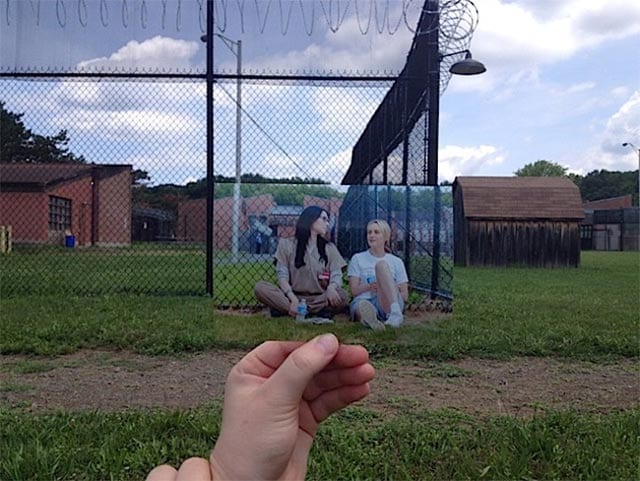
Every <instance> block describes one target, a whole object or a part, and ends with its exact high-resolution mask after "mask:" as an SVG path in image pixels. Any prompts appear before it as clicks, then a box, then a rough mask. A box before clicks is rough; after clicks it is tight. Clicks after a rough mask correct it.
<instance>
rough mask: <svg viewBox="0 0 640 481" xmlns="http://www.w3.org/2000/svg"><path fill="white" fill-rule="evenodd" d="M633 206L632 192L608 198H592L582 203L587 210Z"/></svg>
mask: <svg viewBox="0 0 640 481" xmlns="http://www.w3.org/2000/svg"><path fill="white" fill-rule="evenodd" d="M632 206H633V201H632V199H631V194H627V195H622V196H620V197H609V198H608V199H600V200H592V201H591V202H585V203H584V204H582V208H583V209H585V210H601V209H625V208H628V207H632Z"/></svg>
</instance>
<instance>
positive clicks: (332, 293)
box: [327, 284, 342, 306]
mask: <svg viewBox="0 0 640 481" xmlns="http://www.w3.org/2000/svg"><path fill="white" fill-rule="evenodd" d="M327 302H328V303H329V305H330V306H336V305H338V304H340V303H341V302H342V299H341V298H340V294H338V289H337V287H336V286H335V284H329V286H328V287H327Z"/></svg>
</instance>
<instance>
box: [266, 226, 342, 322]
mask: <svg viewBox="0 0 640 481" xmlns="http://www.w3.org/2000/svg"><path fill="white" fill-rule="evenodd" d="M297 243H298V241H297V239H296V238H295V237H294V238H290V239H280V241H279V242H278V248H277V249H276V253H275V260H276V264H280V265H283V266H286V267H287V269H289V284H290V285H291V289H292V290H293V292H294V294H295V295H296V297H297V298H298V300H302V299H305V300H306V301H307V310H308V312H309V314H317V313H319V312H320V311H321V310H323V309H325V308H329V309H331V311H332V313H333V314H336V313H338V312H340V311H342V310H344V308H345V307H346V306H347V305H348V294H347V292H346V291H345V290H344V289H343V288H342V286H338V288H337V292H338V294H339V295H340V301H341V302H340V303H339V305H335V306H330V305H329V302H328V301H327V293H326V290H325V289H323V288H322V286H321V285H320V279H319V274H320V273H321V272H323V271H324V270H325V269H326V270H328V271H331V272H333V271H340V270H342V269H344V267H345V266H346V265H347V263H346V262H345V260H344V259H343V258H342V256H341V255H340V252H339V251H338V248H337V247H336V246H335V244H333V243H328V244H327V245H326V248H325V250H326V254H327V259H328V263H327V265H326V266H325V264H324V262H323V261H322V260H320V253H319V252H318V246H317V245H316V244H315V243H314V244H313V245H308V246H307V250H306V252H305V254H304V265H303V266H302V267H300V268H297V267H296V266H295V261H296V245H297ZM254 292H255V295H256V298H257V299H258V300H259V301H260V302H262V303H263V304H266V305H267V306H269V307H270V308H272V309H275V310H276V311H279V312H281V313H283V314H286V313H288V311H289V305H290V304H291V303H290V301H289V299H288V298H287V296H285V293H284V292H282V289H280V286H277V285H274V284H272V283H270V282H266V281H259V282H258V283H256V285H255V288H254Z"/></svg>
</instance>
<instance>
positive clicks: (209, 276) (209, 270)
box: [205, 0, 214, 296]
mask: <svg viewBox="0 0 640 481" xmlns="http://www.w3.org/2000/svg"><path fill="white" fill-rule="evenodd" d="M206 36H207V220H206V229H207V232H206V240H207V250H206V260H205V262H206V264H207V265H206V268H205V277H206V285H207V294H209V295H210V296H212V295H213V82H214V78H213V0H207V34H206Z"/></svg>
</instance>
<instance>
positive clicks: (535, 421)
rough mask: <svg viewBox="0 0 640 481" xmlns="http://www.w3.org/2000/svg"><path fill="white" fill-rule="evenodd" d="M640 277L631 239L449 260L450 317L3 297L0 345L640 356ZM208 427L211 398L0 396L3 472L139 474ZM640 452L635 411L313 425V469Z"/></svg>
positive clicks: (387, 470)
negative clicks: (325, 318) (51, 404)
mask: <svg viewBox="0 0 640 481" xmlns="http://www.w3.org/2000/svg"><path fill="white" fill-rule="evenodd" d="M639 275H640V256H639V255H638V253H628V252H624V253H622V252H610V253H602V252H586V253H583V262H582V266H581V267H580V268H578V269H556V270H545V269H488V268H487V269H471V268H466V269H456V270H455V293H456V299H455V304H454V315H453V317H452V318H450V319H446V320H444V321H440V322H424V323H422V324H420V325H417V326H409V327H406V328H403V329H401V330H399V331H385V332H382V333H377V332H371V331H365V330H363V329H361V328H360V327H359V326H356V325H352V324H348V323H339V324H336V325H334V326H330V328H327V327H326V326H297V325H294V324H293V323H292V322H290V321H288V320H282V319H265V318H264V317H263V316H262V315H260V314H237V313H231V312H220V311H214V310H213V308H212V307H213V301H212V300H211V299H207V298H204V297H199V296H193V297H151V296H137V295H120V294H119V295H113V296H101V297H73V296H66V297H61V296H54V295H29V296H20V297H9V298H3V299H2V304H1V310H0V332H2V336H0V353H2V354H9V353H22V354H29V355H34V356H42V355H58V354H63V353H68V352H73V351H75V350H78V349H82V348H106V349H114V350H118V349H131V350H134V351H138V352H143V353H147V354H181V353H185V352H194V351H203V350H207V349H211V348H230V347H238V348H242V349H248V348H250V347H252V346H254V345H256V344H258V343H260V342H261V341H263V340H265V339H307V338H310V337H312V336H314V335H316V334H318V333H319V332H322V331H324V330H327V329H330V330H331V331H333V332H335V333H336V334H337V335H338V336H339V337H340V338H341V339H343V340H344V341H345V342H358V343H363V344H365V345H366V346H367V347H368V348H369V350H370V351H371V353H372V356H373V358H374V359H375V360H376V361H380V362H384V359H385V358H390V357H394V358H403V359H451V358H458V357H463V356H471V357H492V358H508V357H511V356H519V355H534V356H554V357H558V358H573V359H584V360H589V361H592V362H615V360H616V359H620V358H634V359H636V358H639V357H640V329H639V328H640V320H639V315H638V313H639V312H640V296H639V288H640V277H639ZM2 281H3V282H5V281H6V277H4V276H3V280H2ZM35 359H37V358H35ZM218 425H219V406H218V405H217V404H212V405H209V406H202V407H200V408H198V409H195V410H190V411H165V410H155V411H134V410H131V411H124V412H120V413H102V412H82V413H80V412H57V413H49V414H33V413H31V412H29V409H28V407H26V406H0V453H2V456H1V457H0V479H3V480H4V479H16V480H17V479H71V478H72V479H108V478H114V479H141V478H143V477H144V474H145V473H146V472H147V471H148V469H149V468H150V467H151V466H153V465H155V464H157V463H159V462H167V461H168V462H172V463H174V464H175V463H177V462H178V461H179V460H181V459H184V458H185V457H186V456H188V455H192V454H200V455H206V454H207V452H208V450H209V449H210V447H211V446H212V443H213V441H214V440H215V437H216V435H217V429H218ZM639 457H640V411H639V410H637V409H634V410H627V411H620V412H611V413H608V414H594V413H582V412H574V411H561V412H550V411H544V412H541V413H540V414H538V415H536V416H534V417H533V418H530V419H517V418H512V417H507V416H495V417H487V418H478V417H471V416H467V415H462V414H460V413H457V412H452V411H429V410H422V409H408V410H406V412H402V413H401V414H397V415H395V416H393V417H385V416H383V415H381V414H379V413H375V412H371V411H367V410H364V409H361V408H357V409H356V408H354V409H349V410H347V411H345V412H344V413H342V414H341V415H339V416H337V417H335V418H333V419H331V420H330V421H329V422H328V423H327V424H326V425H324V427H323V428H322V429H321V431H320V433H319V438H318V443H317V444H316V445H315V447H314V451H313V453H312V459H311V465H310V472H309V478H310V479H334V478H335V479H470V478H472V479H477V478H486V479H638V473H639V469H640V464H639V462H638V459H639Z"/></svg>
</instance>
